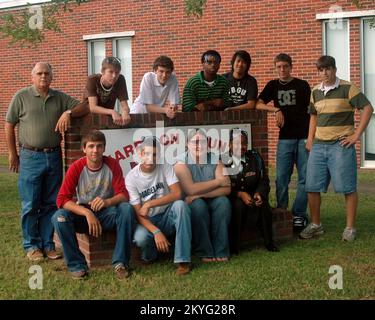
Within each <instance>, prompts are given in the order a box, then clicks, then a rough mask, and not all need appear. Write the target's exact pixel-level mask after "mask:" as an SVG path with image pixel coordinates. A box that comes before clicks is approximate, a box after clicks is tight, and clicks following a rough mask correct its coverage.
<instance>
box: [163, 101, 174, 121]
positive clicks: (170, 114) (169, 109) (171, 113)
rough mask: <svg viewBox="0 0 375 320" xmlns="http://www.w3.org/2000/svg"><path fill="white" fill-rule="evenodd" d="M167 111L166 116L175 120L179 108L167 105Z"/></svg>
mask: <svg viewBox="0 0 375 320" xmlns="http://www.w3.org/2000/svg"><path fill="white" fill-rule="evenodd" d="M164 108H166V109H165V115H166V116H167V117H168V118H169V119H173V118H174V117H175V116H176V114H177V107H175V106H174V105H170V104H168V106H167V104H166V105H165V106H164Z"/></svg>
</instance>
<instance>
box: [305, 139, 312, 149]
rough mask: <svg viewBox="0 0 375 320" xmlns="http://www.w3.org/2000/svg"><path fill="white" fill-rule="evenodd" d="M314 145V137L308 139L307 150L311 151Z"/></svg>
mask: <svg viewBox="0 0 375 320" xmlns="http://www.w3.org/2000/svg"><path fill="white" fill-rule="evenodd" d="M312 145H313V140H312V139H307V141H306V145H305V148H306V150H307V151H311V148H312Z"/></svg>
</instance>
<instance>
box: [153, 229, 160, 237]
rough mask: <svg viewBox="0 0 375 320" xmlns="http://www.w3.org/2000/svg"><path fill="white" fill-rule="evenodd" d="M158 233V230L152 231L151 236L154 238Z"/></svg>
mask: <svg viewBox="0 0 375 320" xmlns="http://www.w3.org/2000/svg"><path fill="white" fill-rule="evenodd" d="M158 233H161V231H160V229H156V230H155V231H152V234H153V235H154V236H156V235H157V234H158Z"/></svg>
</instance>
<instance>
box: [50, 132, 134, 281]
mask: <svg viewBox="0 0 375 320" xmlns="http://www.w3.org/2000/svg"><path fill="white" fill-rule="evenodd" d="M105 144H106V141H105V136H104V134H103V133H102V132H100V131H97V130H93V131H91V132H89V133H88V134H87V135H85V136H84V137H83V138H82V148H83V152H84V153H85V155H86V156H85V157H83V158H81V159H78V160H77V161H75V162H74V163H73V164H72V165H71V166H70V167H69V169H68V171H67V173H66V175H65V179H64V182H63V184H62V186H61V189H60V191H59V194H58V196H57V206H58V208H59V209H60V210H57V211H56V213H55V214H54V215H53V217H52V223H53V225H54V227H55V230H56V232H57V234H58V236H59V238H60V240H61V243H62V246H63V250H64V257H65V262H66V264H67V266H68V270H69V271H70V272H71V275H72V277H73V278H74V279H83V278H85V277H86V275H87V270H88V267H87V263H86V260H85V257H84V255H83V254H82V252H81V251H80V250H79V247H78V242H77V238H76V234H75V233H76V231H79V232H87V230H88V232H89V234H90V235H92V236H94V237H99V236H100V235H101V233H102V230H116V232H117V235H116V245H115V249H114V251H113V255H112V264H113V267H114V270H115V274H116V276H117V278H118V279H120V280H121V279H124V278H128V277H129V276H130V270H129V260H130V250H131V239H132V226H133V222H134V211H133V207H132V206H131V205H130V204H129V203H128V202H126V201H127V200H128V192H127V190H126V188H125V184H124V177H123V174H122V170H121V167H120V165H119V164H118V162H117V161H116V160H114V159H113V158H110V157H106V156H103V153H104V150H105ZM74 196H76V197H77V202H76V201H73V197H74Z"/></svg>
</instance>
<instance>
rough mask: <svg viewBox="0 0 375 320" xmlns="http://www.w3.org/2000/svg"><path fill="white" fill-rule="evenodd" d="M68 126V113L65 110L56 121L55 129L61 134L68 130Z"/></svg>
mask: <svg viewBox="0 0 375 320" xmlns="http://www.w3.org/2000/svg"><path fill="white" fill-rule="evenodd" d="M69 126H70V114H69V113H67V112H64V113H63V114H62V115H61V117H60V118H59V120H58V121H57V124H56V127H55V131H59V132H60V133H61V134H63V133H64V132H65V131H66V130H68V128H69Z"/></svg>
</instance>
